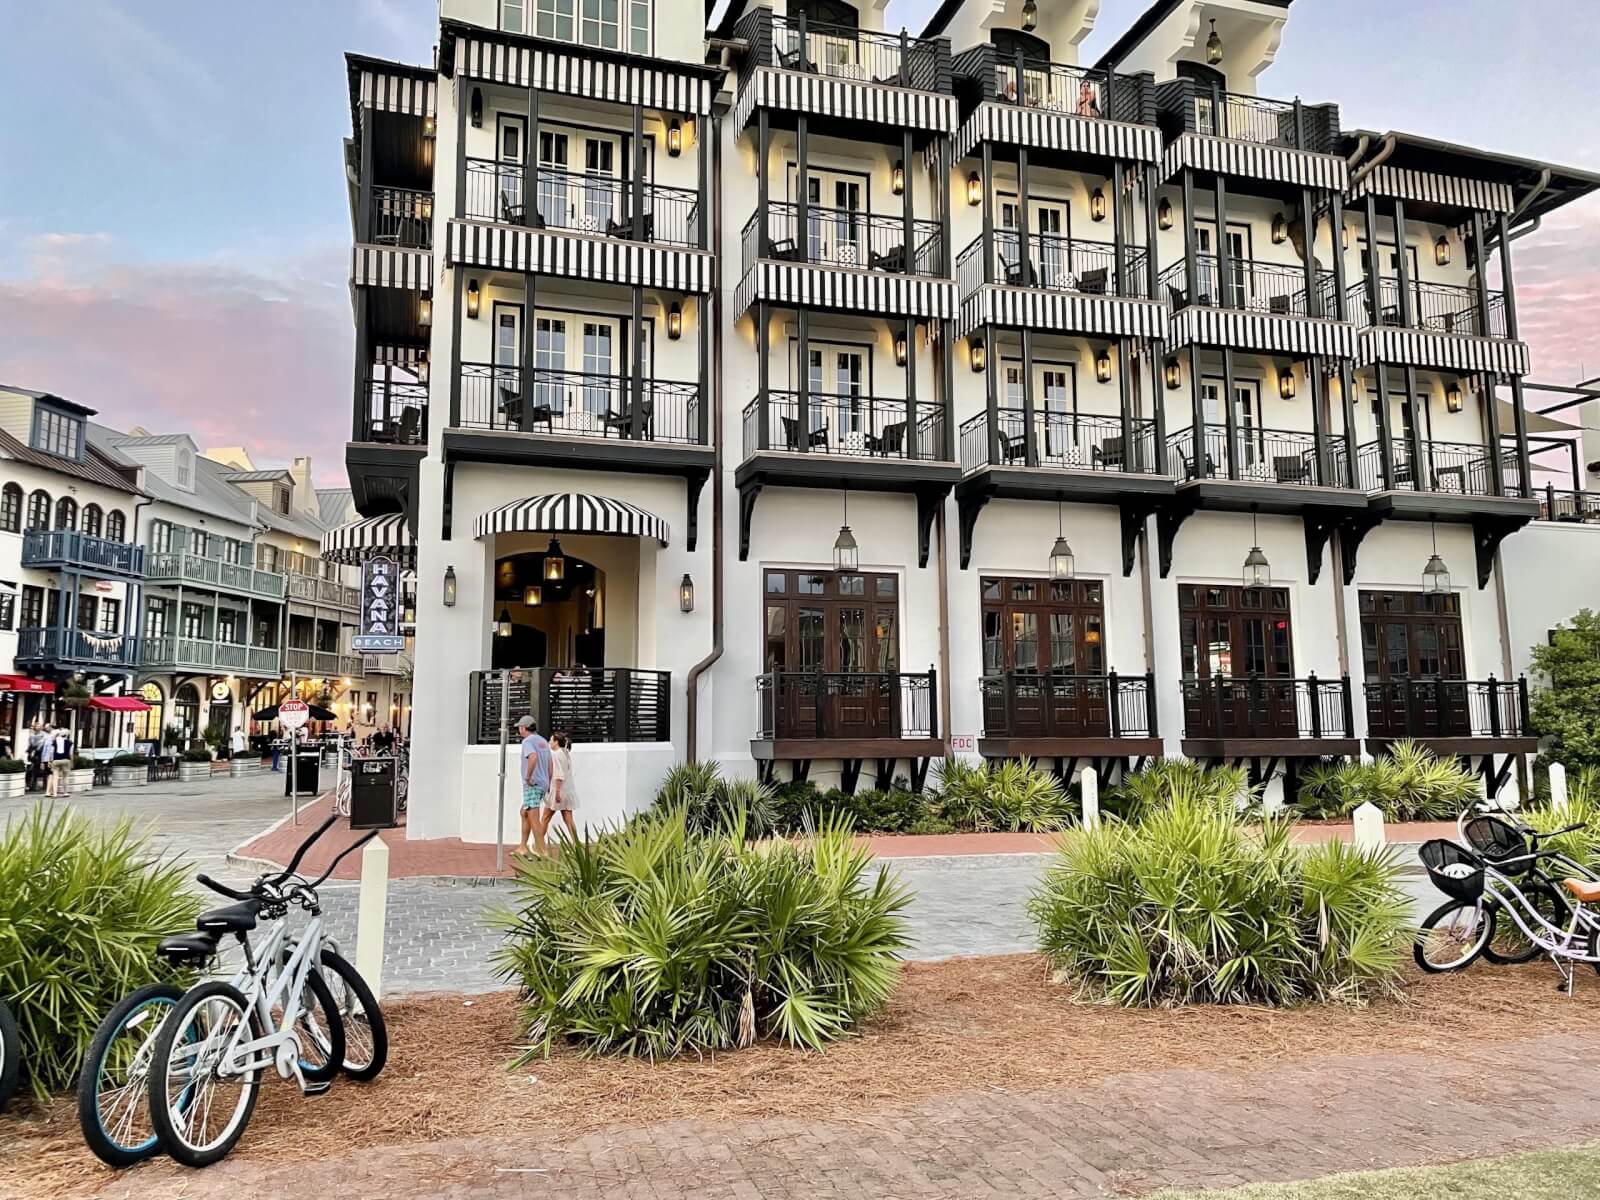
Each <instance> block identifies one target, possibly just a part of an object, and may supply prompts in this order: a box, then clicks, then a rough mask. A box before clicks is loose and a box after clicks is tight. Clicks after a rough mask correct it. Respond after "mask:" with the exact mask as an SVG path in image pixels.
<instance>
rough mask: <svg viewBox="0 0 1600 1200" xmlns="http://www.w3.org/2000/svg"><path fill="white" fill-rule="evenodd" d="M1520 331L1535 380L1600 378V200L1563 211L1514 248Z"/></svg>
mask: <svg viewBox="0 0 1600 1200" xmlns="http://www.w3.org/2000/svg"><path fill="white" fill-rule="evenodd" d="M1512 270H1513V272H1514V275H1515V279H1516V285H1517V320H1518V327H1519V328H1518V331H1519V332H1520V333H1521V335H1522V338H1523V340H1524V341H1526V342H1527V343H1528V345H1529V348H1530V350H1531V351H1532V354H1533V372H1532V378H1534V379H1536V380H1538V381H1539V382H1541V383H1576V382H1578V380H1580V379H1584V378H1588V377H1590V376H1594V375H1600V342H1597V341H1596V339H1595V331H1596V324H1595V313H1596V312H1597V311H1600V200H1597V199H1595V198H1593V197H1591V198H1589V199H1585V200H1581V201H1579V202H1578V203H1577V204H1575V205H1573V206H1572V207H1571V208H1566V209H1562V210H1560V211H1559V212H1557V213H1556V214H1555V215H1554V216H1553V217H1551V218H1550V219H1549V220H1547V221H1545V223H1544V224H1543V226H1542V227H1540V229H1539V230H1538V231H1537V232H1536V233H1531V234H1529V235H1528V236H1527V237H1524V238H1519V239H1518V240H1517V241H1515V242H1513V243H1512Z"/></svg>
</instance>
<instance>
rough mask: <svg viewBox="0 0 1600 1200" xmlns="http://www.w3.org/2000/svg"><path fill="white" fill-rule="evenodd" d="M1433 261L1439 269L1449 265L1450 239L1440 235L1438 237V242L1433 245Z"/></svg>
mask: <svg viewBox="0 0 1600 1200" xmlns="http://www.w3.org/2000/svg"><path fill="white" fill-rule="evenodd" d="M1433 261H1434V262H1436V263H1438V264H1439V265H1440V266H1441V267H1448V266H1449V265H1450V239H1449V238H1447V237H1445V235H1444V234H1442V233H1441V234H1440V235H1439V240H1438V241H1437V242H1435V243H1434V244H1433Z"/></svg>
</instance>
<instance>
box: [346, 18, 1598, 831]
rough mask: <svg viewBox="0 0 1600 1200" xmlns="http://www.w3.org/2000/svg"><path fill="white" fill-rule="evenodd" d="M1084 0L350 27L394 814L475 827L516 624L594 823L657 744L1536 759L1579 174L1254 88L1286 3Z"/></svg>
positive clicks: (639, 797)
mask: <svg viewBox="0 0 1600 1200" xmlns="http://www.w3.org/2000/svg"><path fill="white" fill-rule="evenodd" d="M1098 8H1099V6H1098V4H1097V3H1095V2H1094V0H1038V2H1037V3H1036V4H1035V3H1026V4H1025V3H1023V2H1022V0H949V2H947V3H945V4H944V5H942V6H941V7H940V8H939V9H938V10H937V11H936V12H935V14H934V15H933V17H932V18H931V19H930V21H929V23H928V25H927V27H926V28H924V29H923V30H921V31H919V32H917V33H911V32H907V31H901V30H888V29H885V28H884V5H883V4H881V3H864V4H861V5H853V4H851V3H849V2H848V0H807V2H806V3H803V4H802V3H799V2H794V3H784V2H783V0H778V2H776V3H772V4H762V3H757V2H755V0H732V2H731V3H725V4H721V5H718V6H715V12H714V14H713V20H712V24H711V26H710V28H709V29H706V30H702V29H701V28H699V27H698V26H697V25H695V24H694V23H691V22H686V21H680V20H676V19H673V14H672V13H669V12H668V10H667V9H666V6H664V5H662V4H660V3H659V2H657V3H650V2H649V0H635V2H634V3H630V4H626V5H621V6H618V8H617V10H616V11H615V12H614V13H609V14H602V15H600V16H598V17H596V16H595V15H594V14H588V15H585V14H584V13H581V12H577V11H575V10H574V9H573V8H572V7H571V6H570V5H564V4H562V3H559V2H557V0H540V2H539V3H536V4H531V5H528V4H522V3H512V2H510V0H442V3H441V6H440V28H439V40H438V46H437V52H436V61H435V62H434V63H432V64H430V65H427V66H406V65H403V64H398V63H391V62H384V61H380V60H375V59H370V58H365V57H361V56H357V55H351V56H349V59H348V72H349V82H350V96H351V105H352V120H353V126H352V136H351V139H350V140H349V142H348V144H347V148H346V149H347V154H346V163H347V174H348V181H349V187H350V198H351V211H352V218H353V225H354V229H355V241H356V244H355V249H354V253H353V256H352V284H353V288H352V294H353V297H354V311H355V320H356V330H357V361H356V370H355V388H354V397H355V405H354V413H353V429H352V440H351V443H350V445H349V447H348V451H347V463H348V466H349V471H350V476H351V484H352V489H353V495H354V504H355V508H356V510H357V512H358V513H359V514H360V517H359V518H358V519H353V520H352V521H351V522H350V523H349V525H348V526H347V527H346V528H345V529H343V530H342V531H339V532H337V533H335V534H334V535H332V537H331V539H330V542H329V544H330V545H336V546H337V547H339V553H340V555H341V556H342V557H343V558H344V559H345V560H347V561H348V560H350V559H351V558H352V557H359V555H360V554H361V553H365V552H372V551H375V550H382V551H387V552H390V553H393V554H395V555H397V556H401V557H403V558H404V559H405V561H406V562H407V563H411V562H414V563H415V569H416V580H417V618H418V624H419V627H420V628H421V629H422V631H423V636H422V637H421V638H420V639H419V643H418V646H417V654H416V666H415V670H416V697H417V699H416V713H415V715H416V720H415V723H414V730H415V740H414V746H413V757H412V790H411V796H412V802H411V808H410V816H409V822H410V824H409V828H410V831H411V834H412V836H424V837H430V836H462V837H465V838H467V839H469V840H485V839H487V838H490V837H492V836H493V831H494V827H495V809H496V800H495V788H496V778H497V772H498V748H497V746H496V745H495V744H494V743H495V742H497V740H498V730H499V716H500V712H501V707H500V694H499V686H500V684H499V679H498V676H496V675H495V674H494V672H495V671H497V670H499V669H505V668H515V669H517V675H516V677H515V678H514V680H513V684H512V692H511V696H510V698H509V702H508V704H507V711H508V712H509V714H510V716H511V718H512V720H514V719H515V718H516V716H518V715H520V714H521V713H522V712H525V711H531V712H532V713H533V714H534V715H535V716H536V717H537V718H538V720H539V721H540V723H541V725H542V726H543V727H545V728H547V729H549V728H561V727H565V728H568V729H570V730H571V731H572V732H573V734H574V735H575V737H576V739H577V740H578V742H579V755H578V758H579V763H580V769H581V770H582V771H583V772H584V773H585V777H586V784H585V793H586V795H587V796H591V797H594V798H595V799H594V801H593V802H592V803H590V804H589V805H588V806H587V807H588V817H589V818H590V819H596V820H603V819H606V818H608V817H612V816H615V815H617V814H619V813H620V812H622V811H624V810H625V809H627V808H629V807H633V806H637V805H639V804H642V803H644V802H645V801H646V800H647V799H648V797H649V796H650V794H651V793H652V791H653V789H654V786H655V784H656V782H657V781H658V780H659V777H660V774H661V772H662V771H663V770H664V769H665V768H666V766H667V765H668V764H670V763H672V762H674V761H681V760H683V759H685V758H688V757H693V758H708V757H714V758H716V759H718V760H719V761H721V762H722V763H724V764H725V765H726V766H727V768H728V769H729V770H731V771H734V772H741V773H760V774H763V775H771V774H776V775H779V776H780V777H784V778H787V777H790V776H809V777H811V778H815V779H818V780H819V782H823V783H831V782H833V781H835V780H839V781H842V782H843V783H844V785H845V786H847V787H849V786H855V785H857V784H858V783H861V782H862V781H863V780H865V781H866V782H867V783H871V782H874V781H878V782H883V783H887V782H888V781H890V780H892V779H894V778H896V777H904V778H907V779H909V780H910V781H911V782H912V783H913V784H914V785H915V784H919V783H920V782H921V780H922V778H923V775H924V773H925V771H926V769H927V766H928V763H929V761H930V760H931V759H933V758H936V757H938V756H940V755H942V754H944V753H946V752H947V751H950V750H953V751H955V752H962V753H979V754H983V755H985V756H987V757H991V758H1007V757H1016V756H1021V755H1027V756H1030V757H1034V758H1037V759H1040V760H1043V761H1046V762H1048V763H1050V764H1051V765H1053V766H1055V767H1056V768H1057V769H1059V770H1060V771H1061V772H1062V773H1063V774H1069V775H1070V774H1071V773H1072V772H1074V771H1075V770H1077V769H1079V768H1081V767H1082V766H1084V765H1087V764H1090V763H1094V764H1096V765H1098V766H1099V767H1100V768H1101V769H1102V771H1103V772H1106V773H1112V774H1114V773H1116V772H1117V771H1119V770H1124V769H1127V767H1128V766H1130V765H1132V764H1134V763H1136V762H1138V761H1139V760H1141V759H1145V758H1148V757H1150V756H1152V755H1156V754H1167V755H1176V754H1184V755H1189V756H1191V757H1198V758H1205V759H1210V760H1226V761H1230V762H1235V761H1237V762H1243V763H1246V764H1248V765H1249V766H1250V767H1251V769H1252V771H1253V773H1254V774H1255V776H1256V778H1258V779H1259V780H1262V781H1264V782H1266V783H1268V785H1269V786H1270V787H1272V788H1274V789H1276V788H1279V787H1292V785H1293V780H1294V777H1295V775H1296V773H1297V772H1298V771H1299V769H1300V768H1301V767H1303V766H1304V765H1305V764H1306V763H1307V762H1308V761H1312V760H1315V759H1318V758H1325V757H1338V756H1348V755H1357V754H1380V753H1382V752H1383V751H1384V749H1385V748H1386V746H1387V745H1388V744H1389V743H1390V742H1392V741H1393V740H1394V739H1396V738H1399V737H1408V736H1409V737H1420V738H1423V739H1425V740H1427V741H1429V742H1430V743H1431V744H1432V745H1434V746H1435V747H1436V748H1437V749H1438V750H1440V751H1441V752H1444V753H1450V754H1458V755H1461V756H1463V757H1465V758H1467V759H1469V760H1470V761H1471V762H1472V763H1473V765H1474V767H1476V768H1479V769H1481V770H1482V771H1483V773H1484V776H1485V780H1486V787H1487V788H1489V789H1490V790H1497V789H1499V788H1502V787H1505V786H1507V785H1508V783H1509V782H1510V781H1511V780H1513V779H1514V778H1515V775H1516V769H1515V768H1516V764H1517V763H1519V762H1520V761H1522V757H1523V756H1524V755H1526V754H1527V753H1528V752H1529V751H1530V750H1531V749H1532V744H1533V743H1532V740H1531V738H1529V737H1528V736H1527V731H1526V729H1525V727H1524V723H1523V721H1524V713H1523V708H1524V699H1523V692H1522V687H1521V684H1520V682H1519V679H1518V676H1519V673H1520V672H1521V671H1522V669H1523V668H1524V667H1525V665H1526V661H1527V659H1526V646H1527V645H1528V644H1530V638H1531V639H1532V640H1537V639H1538V638H1539V637H1541V636H1542V631H1543V629H1544V628H1547V627H1548V625H1550V624H1552V623H1554V621H1555V620H1559V619H1561V618H1562V616H1565V615H1570V611H1569V612H1566V613H1557V612H1556V611H1555V610H1556V609H1557V608H1558V607H1559V604H1560V603H1561V601H1560V600H1557V599H1555V597H1557V596H1561V597H1566V596H1568V595H1569V594H1571V595H1573V597H1574V598H1575V597H1576V594H1577V592H1578V591H1579V589H1563V588H1557V589H1552V590H1551V591H1550V592H1548V593H1546V594H1545V595H1541V596H1540V597H1538V598H1537V599H1536V600H1530V602H1529V603H1527V604H1526V605H1524V603H1523V601H1522V600H1521V598H1520V595H1519V593H1520V592H1521V591H1522V590H1524V588H1526V586H1527V585H1526V584H1525V583H1521V584H1518V585H1516V586H1512V585H1511V584H1510V583H1509V582H1508V579H1511V578H1521V579H1524V580H1525V579H1526V578H1527V575H1526V574H1524V575H1522V576H1520V577H1518V576H1508V572H1507V563H1508V561H1518V562H1520V561H1522V558H1523V556H1524V553H1525V551H1524V547H1534V546H1543V545H1544V544H1546V543H1548V544H1550V545H1552V546H1554V545H1555V544H1556V543H1557V542H1559V543H1560V544H1561V545H1562V546H1563V547H1564V549H1565V552H1566V553H1567V554H1568V555H1569V556H1571V557H1575V558H1576V559H1578V560H1579V561H1583V562H1590V561H1593V559H1594V555H1593V554H1592V553H1585V551H1586V550H1587V548H1588V547H1589V545H1590V542H1591V539H1592V537H1594V536H1596V529H1595V528H1594V527H1593V526H1591V525H1589V524H1587V523H1584V522H1581V521H1574V522H1565V523H1562V524H1559V525H1558V524H1553V523H1546V522H1545V521H1544V520H1543V518H1544V517H1547V516H1557V517H1577V516H1582V515H1584V514H1586V513H1587V512H1588V511H1589V509H1588V508H1587V507H1586V506H1585V505H1584V503H1583V499H1584V497H1583V495H1582V494H1581V493H1582V491H1583V488H1584V481H1583V479H1582V478H1577V479H1574V480H1573V481H1572V486H1571V487H1570V488H1567V489H1564V490H1563V491H1562V493H1561V497H1560V498H1559V499H1558V497H1557V495H1556V492H1555V490H1554V488H1553V486H1549V485H1547V486H1545V487H1538V486H1536V482H1537V481H1536V478H1535V474H1534V470H1533V467H1532V465H1531V462H1530V456H1531V455H1532V454H1533V453H1535V452H1537V450H1538V448H1539V447H1540V446H1542V445H1543V443H1541V442H1539V441H1538V439H1539V438H1540V437H1541V436H1543V435H1545V434H1548V433H1550V432H1551V431H1552V430H1554V431H1556V432H1557V434H1558V437H1557V439H1556V440H1557V441H1560V436H1561V435H1562V430H1563V427H1562V426H1561V424H1560V423H1559V422H1556V421H1552V420H1549V419H1547V418H1544V417H1540V416H1538V415H1537V414H1532V413H1530V412H1529V409H1528V405H1527V404H1526V403H1525V401H1526V397H1525V395H1524V387H1523V382H1524V377H1525V376H1526V375H1527V373H1528V371H1529V369H1530V364H1529V361H1528V358H1529V356H1528V349H1527V346H1526V344H1525V343H1524V342H1522V341H1521V340H1520V338H1519V336H1518V323H1517V311H1516V296H1515V287H1514V274H1513V270H1512V265H1513V263H1512V260H1513V253H1512V249H1513V241H1514V239H1515V238H1516V237H1517V236H1520V235H1521V234H1522V233H1524V232H1531V231H1532V230H1533V228H1534V227H1535V226H1536V224H1537V222H1538V221H1539V219H1540V218H1542V217H1543V216H1544V215H1545V214H1547V213H1549V212H1551V211H1553V210H1554V209H1555V208H1557V207H1559V206H1561V205H1563V204H1566V203H1569V202H1571V201H1573V200H1574V199H1577V198H1579V197H1582V196H1584V195H1586V194H1588V193H1589V192H1591V191H1593V190H1594V189H1595V188H1596V187H1597V186H1600V177H1596V176H1594V175H1590V174H1586V173H1584V172H1581V171H1574V170H1569V169H1565V168H1560V167H1555V166H1550V165H1547V164H1542V163H1533V162H1528V161H1525V160H1523V159H1520V158H1516V157H1513V156H1509V155H1505V154H1499V153H1493V152H1489V151H1482V150H1477V149H1473V148H1470V147H1463V146H1455V145H1446V144H1443V143H1440V142H1437V141H1433V140H1430V139H1427V138H1425V137H1420V136H1414V135H1409V134H1401V133H1393V132H1388V133H1382V132H1369V131H1360V130H1348V129H1345V128H1344V127H1343V126H1342V125H1341V123H1340V114H1339V108H1338V104H1337V97H1328V98H1319V99H1317V100H1315V101H1302V100H1300V99H1295V100H1284V99H1274V98H1272V90H1274V89H1275V88H1276V81H1274V80H1273V78H1272V76H1271V75H1270V74H1268V73H1266V72H1267V68H1268V67H1269V66H1270V65H1271V63H1272V60H1273V57H1274V55H1275V53H1276V50H1277V47H1278V45H1279V42H1280V40H1281V38H1282V36H1283V35H1284V34H1285V32H1286V24H1287V22H1288V21H1289V18H1290V5H1289V3H1288V2H1287V0H1160V2H1158V3H1155V4H1153V5H1152V6H1151V7H1150V9H1149V10H1148V11H1147V12H1146V13H1145V14H1144V15H1143V16H1141V17H1140V18H1139V20H1138V21H1137V22H1136V23H1135V24H1134V25H1133V26H1132V27H1131V28H1130V29H1128V30H1127V31H1126V32H1125V33H1124V34H1123V35H1122V36H1120V37H1119V38H1118V39H1117V41H1116V42H1115V43H1114V45H1113V46H1112V48H1111V49H1110V50H1109V51H1108V52H1107V53H1106V54H1105V55H1104V56H1102V58H1101V59H1100V60H1099V61H1097V62H1093V63H1090V62H1081V61H1079V58H1078V48H1079V46H1080V45H1081V44H1082V42H1083V40H1084V38H1085V36H1086V35H1087V34H1088V33H1089V31H1090V29H1091V27H1092V26H1093V23H1094V21H1095V18H1096V16H1097V13H1098ZM421 49H422V48H420V47H419V51H420V50H421ZM1262 84H1267V85H1269V87H1268V88H1266V89H1264V88H1263V87H1262V86H1261V85H1262ZM1283 90H1284V91H1285V92H1287V91H1289V90H1290V89H1289V88H1288V87H1285V88H1284V89H1283ZM1380 398H1381V399H1380ZM1530 439H1532V442H1530ZM1563 444H1564V443H1563ZM1575 461H1576V460H1575ZM842 526H847V527H848V529H847V530H845V529H841V527H842ZM1526 553H1527V556H1528V557H1529V559H1530V568H1529V569H1530V570H1548V569H1551V568H1550V567H1549V566H1547V565H1546V552H1545V551H1544V550H1542V549H1540V550H1529V551H1527V552H1526ZM1435 555H1437V559H1436V560H1435V558H1434V556H1435ZM1425 567H1429V568H1430V569H1428V570H1426V571H1425ZM1441 568H1442V570H1441ZM1446 573H1447V574H1448V577H1446ZM1573 607H1576V605H1575V604H1574V605H1573ZM514 802H515V797H513V796H510V795H507V796H505V797H502V799H501V803H502V804H505V805H507V806H509V805H512V804H514Z"/></svg>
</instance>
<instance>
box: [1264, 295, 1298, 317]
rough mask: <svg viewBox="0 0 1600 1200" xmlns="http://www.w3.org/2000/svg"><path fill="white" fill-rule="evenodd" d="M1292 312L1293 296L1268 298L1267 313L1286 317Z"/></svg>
mask: <svg viewBox="0 0 1600 1200" xmlns="http://www.w3.org/2000/svg"><path fill="white" fill-rule="evenodd" d="M1293 310H1294V297H1293V296H1288V295H1284V296H1268V297H1267V311H1268V312H1269V313H1272V314H1273V315H1274V316H1279V317H1287V316H1288V315H1289V314H1290V313H1291V312H1292V311H1293Z"/></svg>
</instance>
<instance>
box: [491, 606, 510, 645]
mask: <svg viewBox="0 0 1600 1200" xmlns="http://www.w3.org/2000/svg"><path fill="white" fill-rule="evenodd" d="M494 631H495V634H496V635H497V636H499V637H503V638H508V637H510V636H511V610H510V609H509V608H502V609H501V610H500V619H499V620H498V621H496V622H495V625H494Z"/></svg>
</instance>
